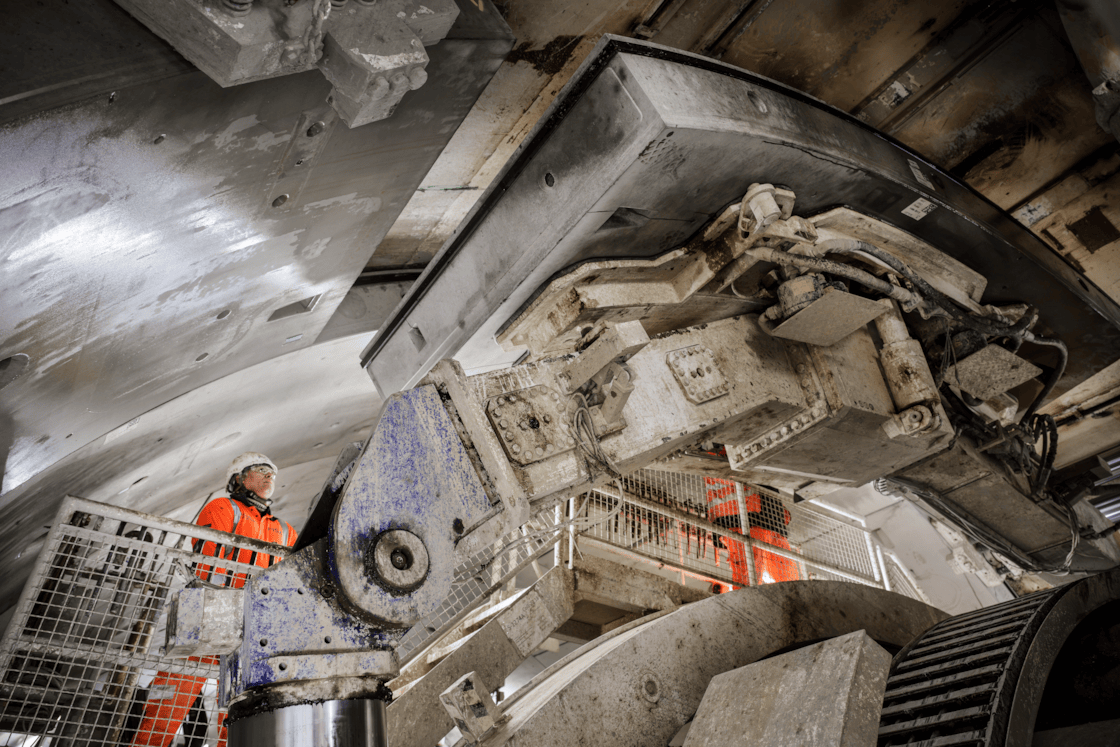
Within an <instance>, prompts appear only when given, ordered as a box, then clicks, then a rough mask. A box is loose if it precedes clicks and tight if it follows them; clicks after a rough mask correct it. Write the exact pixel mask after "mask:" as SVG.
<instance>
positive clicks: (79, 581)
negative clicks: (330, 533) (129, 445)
mask: <svg viewBox="0 0 1120 747" xmlns="http://www.w3.org/2000/svg"><path fill="white" fill-rule="evenodd" d="M203 542H213V543H215V545H217V546H220V548H219V551H220V552H221V555H222V557H223V558H236V560H234V559H225V560H218V559H216V558H215V557H211V556H209V555H201V554H199V553H196V552H194V546H195V544H199V545H201V543H203ZM283 552H284V550H283V548H279V547H277V546H275V545H268V544H265V543H263V542H256V541H254V540H249V539H246V538H243V537H234V536H233V535H229V534H225V533H223V532H218V531H214V530H212V529H209V528H205V527H198V526H195V525H193V524H185V523H182V522H178V521H172V520H170V519H164V518H160V517H156V516H150V515H148V514H143V513H139V512H136V511H129V510H127V509H122V508H117V507H115V506H108V505H104V504H100V503H95V502H93V501H87V500H83V499H80V498H66V499H65V500H64V501H63V504H62V508H61V510H60V511H59V514H58V518H57V520H56V521H55V524H54V526H53V527H52V528H51V530H50V533H49V534H48V535H47V539H46V543H45V545H44V547H43V549H42V551H41V552H40V554H39V557H38V559H37V560H36V563H35V566H34V568H33V570H32V573H31V576H30V578H29V579H28V581H27V583H26V585H25V586H24V590H23V593H22V594H21V596H20V599H19V601H18V602H17V604H16V608H15V611H14V612H13V616H12V619H11V621H10V623H9V625H8V629H7V631H6V632H5V634H4V637H3V639H2V640H0V745H3V746H5V747H8V746H11V747H16V746H17V745H19V746H24V745H26V746H27V747H31V745H36V747H45V745H48V744H52V745H54V744H57V745H61V744H66V745H129V744H166V743H168V742H169V741H170V739H171V737H173V736H174V734H175V733H176V732H177V731H179V730H180V725H181V724H184V728H186V729H188V730H192V731H191V733H196V734H198V736H199V738H202V736H203V735H205V734H207V733H209V735H210V744H214V743H215V742H216V737H217V732H218V726H217V725H218V723H219V719H220V718H223V717H224V714H223V713H222V712H221V711H220V709H219V708H218V706H217V701H216V697H217V696H216V689H215V688H214V686H213V682H214V678H215V677H216V676H217V670H218V664H217V660H216V659H185V658H170V657H165V656H163V655H162V653H161V644H162V643H163V630H162V627H163V624H164V622H165V617H166V616H165V615H164V614H163V612H164V606H165V604H166V602H167V600H168V599H169V598H170V595H171V594H172V593H173V592H174V591H175V590H177V589H181V588H183V587H184V586H185V585H186V583H187V582H188V581H189V580H190V579H191V578H193V577H196V574H199V575H202V576H203V577H204V578H205V579H206V580H208V581H209V582H210V583H213V584H216V585H219V586H240V585H242V584H243V583H244V582H245V579H247V578H249V577H251V576H252V575H253V574H255V573H257V572H259V571H262V570H264V567H263V566H261V565H257V564H256V560H257V558H258V557H260V556H261V555H269V556H277V555H278V554H282V553H283ZM242 559H244V560H246V561H249V562H245V563H242V562H238V560H242ZM199 695H202V697H201V699H198V696H199ZM196 700H197V702H196ZM197 744H201V741H199V742H197Z"/></svg>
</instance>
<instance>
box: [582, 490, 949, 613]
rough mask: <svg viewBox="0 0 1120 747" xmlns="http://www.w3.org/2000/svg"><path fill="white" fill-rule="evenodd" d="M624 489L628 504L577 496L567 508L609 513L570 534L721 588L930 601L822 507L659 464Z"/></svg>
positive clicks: (855, 530)
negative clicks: (785, 587) (868, 593)
mask: <svg viewBox="0 0 1120 747" xmlns="http://www.w3.org/2000/svg"><path fill="white" fill-rule="evenodd" d="M622 488H623V495H622V506H621V509H619V506H618V499H617V497H616V496H615V495H614V492H615V491H613V490H611V489H610V488H604V489H603V490H600V491H596V492H594V493H591V494H589V496H587V497H586V498H575V499H573V505H572V508H570V509H569V510H570V511H573V510H574V512H575V513H576V514H577V515H585V516H586V517H587V519H588V520H589V521H594V520H595V519H596V518H597V517H608V516H609V517H610V518H608V519H607V520H605V521H602V522H600V523H597V524H593V525H592V526H591V527H590V528H588V529H587V530H585V531H584V532H582V533H580V534H579V535H578V537H575V538H573V539H574V546H575V548H576V549H577V550H578V548H579V547H580V546H581V544H582V545H584V546H586V545H587V544H588V543H589V542H590V543H591V544H595V543H598V544H599V545H600V546H605V549H607V550H608V551H615V552H622V553H623V554H626V555H630V556H632V557H636V558H639V559H643V558H644V559H646V560H649V561H653V562H655V563H656V564H657V565H658V566H660V567H663V568H668V569H671V570H674V571H680V572H681V573H682V579H683V577H689V576H690V577H692V578H695V579H698V580H702V581H707V582H710V583H713V584H719V585H720V586H721V587H732V588H734V587H738V586H748V585H753V584H758V583H773V582H776V581H793V580H808V579H831V580H840V581H850V582H855V583H861V584H866V585H868V586H876V587H879V588H883V589H887V590H893V591H897V592H899V593H901V594H905V595H907V596H909V597H912V598H914V599H920V600H922V601H927V600H926V599H925V596H924V594H923V593H922V591H921V589H920V588H919V587H918V584H917V582H916V581H915V580H914V578H913V577H912V576H911V575H910V573H909V571H907V569H906V568H905V567H904V566H903V565H902V564H901V563H900V562H899V561H898V559H897V557H895V556H894V555H893V554H892V553H888V552H884V551H883V549H882V548H881V547H880V546H879V545H878V543H877V542H876V541H875V540H874V539H873V538H872V536H871V534H870V533H869V532H868V531H867V530H866V529H863V528H862V527H860V526H857V525H855V522H854V521H845V520H843V519H841V518H839V517H836V516H831V515H829V513H828V512H827V510H826V509H823V508H820V507H818V506H815V505H812V504H807V503H794V502H792V501H790V500H789V499H787V498H785V497H783V496H781V495H780V494H778V493H775V492H772V491H769V490H766V489H764V488H758V487H754V486H749V485H745V484H743V483H738V482H734V481H730V480H723V479H718V478H711V477H700V476H696V475H688V474H682V473H671V472H662V471H660V470H649V469H642V470H638V471H636V472H634V473H633V474H631V475H629V476H627V477H625V478H624V479H623V480H622ZM612 512H614V515H613V516H610V514H612ZM744 527H745V531H743V528H744ZM724 590H726V589H724Z"/></svg>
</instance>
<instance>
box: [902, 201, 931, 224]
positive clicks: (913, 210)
mask: <svg viewBox="0 0 1120 747" xmlns="http://www.w3.org/2000/svg"><path fill="white" fill-rule="evenodd" d="M936 208H937V206H936V205H934V204H933V203H932V202H930V201H929V200H927V199H924V198H922V197H919V198H918V199H916V200H914V201H913V202H911V203H910V204H909V205H908V206H907V207H906V209H905V210H903V211H902V214H903V215H905V216H906V217H907V218H913V219H914V220H921V219H922V218H924V217H926V216H927V215H929V214H930V213H932V212H933V211H934V210H935V209H936Z"/></svg>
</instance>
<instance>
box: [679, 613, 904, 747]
mask: <svg viewBox="0 0 1120 747" xmlns="http://www.w3.org/2000/svg"><path fill="white" fill-rule="evenodd" d="M890 666H891V655H890V654H888V653H887V652H886V650H885V649H884V648H883V647H882V646H880V645H879V644H877V643H875V641H873V640H871V639H870V638H869V637H868V636H867V634H866V633H864V632H863V631H862V630H860V631H856V632H855V633H849V634H848V635H844V636H839V637H837V638H833V639H832V640H829V641H824V642H822V643H817V644H814V645H812V646H806V647H805V648H800V649H797V650H796V651H790V652H789V653H786V654H782V655H781V656H775V657H773V658H771V659H766V660H764V661H756V662H755V663H754V664H748V665H747V666H745V667H740V668H739V669H735V670H732V671H730V672H724V673H723V674H720V675H717V676H715V677H713V678H712V683H711V684H710V685H708V689H707V690H706V691H705V692H704V699H703V700H702V701H700V709H699V710H698V711H696V717H695V718H694V719H693V720H692V728H691V729H690V730H689V732H688V737H687V738H686V739H685V740H684V747H725V746H728V745H734V744H765V745H770V747H787V746H788V747H795V746H796V747H818V746H819V747H824V745H828V746H829V747H867V746H868V745H871V744H873V743H874V741H875V736H876V734H877V732H878V730H879V713H880V711H881V710H882V709H883V689H884V688H885V687H886V684H887V672H888V670H889V669H890Z"/></svg>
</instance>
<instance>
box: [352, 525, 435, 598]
mask: <svg viewBox="0 0 1120 747" xmlns="http://www.w3.org/2000/svg"><path fill="white" fill-rule="evenodd" d="M371 549H372V555H373V557H372V563H371V562H368V561H369V560H370V558H367V563H366V568H367V570H369V571H371V575H372V576H373V578H374V580H375V581H377V583H379V584H381V585H382V586H384V587H385V588H387V589H389V590H390V591H399V592H406V591H411V590H413V589H415V588H417V587H419V586H420V584H422V583H424V579H425V578H427V576H428V550H427V548H425V547H424V543H423V542H422V541H421V540H420V538H419V537H417V536H416V535H415V534H413V533H412V532H408V531H405V530H404V529H390V530H389V531H387V532H382V533H381V534H379V535H378V536H377V537H376V539H374V541H373V545H372V548H371Z"/></svg>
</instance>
